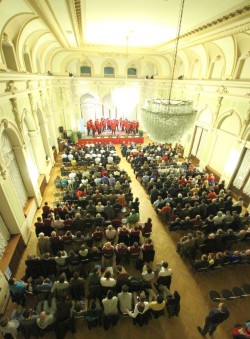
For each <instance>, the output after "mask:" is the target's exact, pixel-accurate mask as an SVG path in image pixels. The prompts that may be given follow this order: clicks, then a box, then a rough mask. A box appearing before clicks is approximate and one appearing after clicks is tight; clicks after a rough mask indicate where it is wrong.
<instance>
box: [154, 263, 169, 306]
mask: <svg viewBox="0 0 250 339" xmlns="http://www.w3.org/2000/svg"><path fill="white" fill-rule="evenodd" d="M172 274H173V271H172V269H171V268H168V263H167V262H166V261H164V262H163V263H162V266H161V269H160V271H159V273H158V278H157V282H156V286H157V289H158V290H159V291H160V292H161V293H162V295H163V297H164V299H165V300H166V299H167V296H168V295H170V294H171V293H170V285H171V282H172Z"/></svg>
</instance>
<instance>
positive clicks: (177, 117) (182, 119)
mask: <svg viewBox="0 0 250 339" xmlns="http://www.w3.org/2000/svg"><path fill="white" fill-rule="evenodd" d="M184 3H185V0H182V1H181V7H180V15H179V20H178V26H177V36H176V44H175V51H174V61H173V68H172V75H171V79H170V89H169V95H168V98H167V99H158V98H152V99H147V100H146V103H145V105H144V107H143V109H142V111H143V113H142V124H143V126H144V127H145V129H146V130H147V133H148V135H149V136H150V137H151V138H152V139H153V140H155V141H158V142H177V141H179V140H180V139H181V137H182V136H183V134H184V133H185V132H186V131H187V130H188V129H189V128H190V127H191V126H192V125H193V123H194V121H195V116H196V110H194V109H193V103H192V101H188V100H182V99H174V98H172V90H173V81H174V74H175V66H176V60H177V53H178V44H179V39H180V31H181V23H182V16H183V9H184ZM147 81H150V80H147Z"/></svg>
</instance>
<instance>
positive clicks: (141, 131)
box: [139, 129, 144, 137]
mask: <svg viewBox="0 0 250 339" xmlns="http://www.w3.org/2000/svg"><path fill="white" fill-rule="evenodd" d="M143 134H144V132H143V130H141V129H140V130H139V136H140V137H142V136H143Z"/></svg>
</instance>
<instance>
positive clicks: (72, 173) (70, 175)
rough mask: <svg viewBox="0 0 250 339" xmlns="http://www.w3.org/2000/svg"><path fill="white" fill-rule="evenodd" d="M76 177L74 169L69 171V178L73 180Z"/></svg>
mask: <svg viewBox="0 0 250 339" xmlns="http://www.w3.org/2000/svg"><path fill="white" fill-rule="evenodd" d="M75 178H76V173H75V172H74V171H72V172H70V173H69V179H71V180H74V181H75Z"/></svg>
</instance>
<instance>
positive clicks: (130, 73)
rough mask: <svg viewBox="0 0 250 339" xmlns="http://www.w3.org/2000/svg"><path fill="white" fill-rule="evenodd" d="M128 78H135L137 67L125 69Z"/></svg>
mask: <svg viewBox="0 0 250 339" xmlns="http://www.w3.org/2000/svg"><path fill="white" fill-rule="evenodd" d="M127 76H128V78H137V69H136V68H134V67H129V68H128V69H127Z"/></svg>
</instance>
